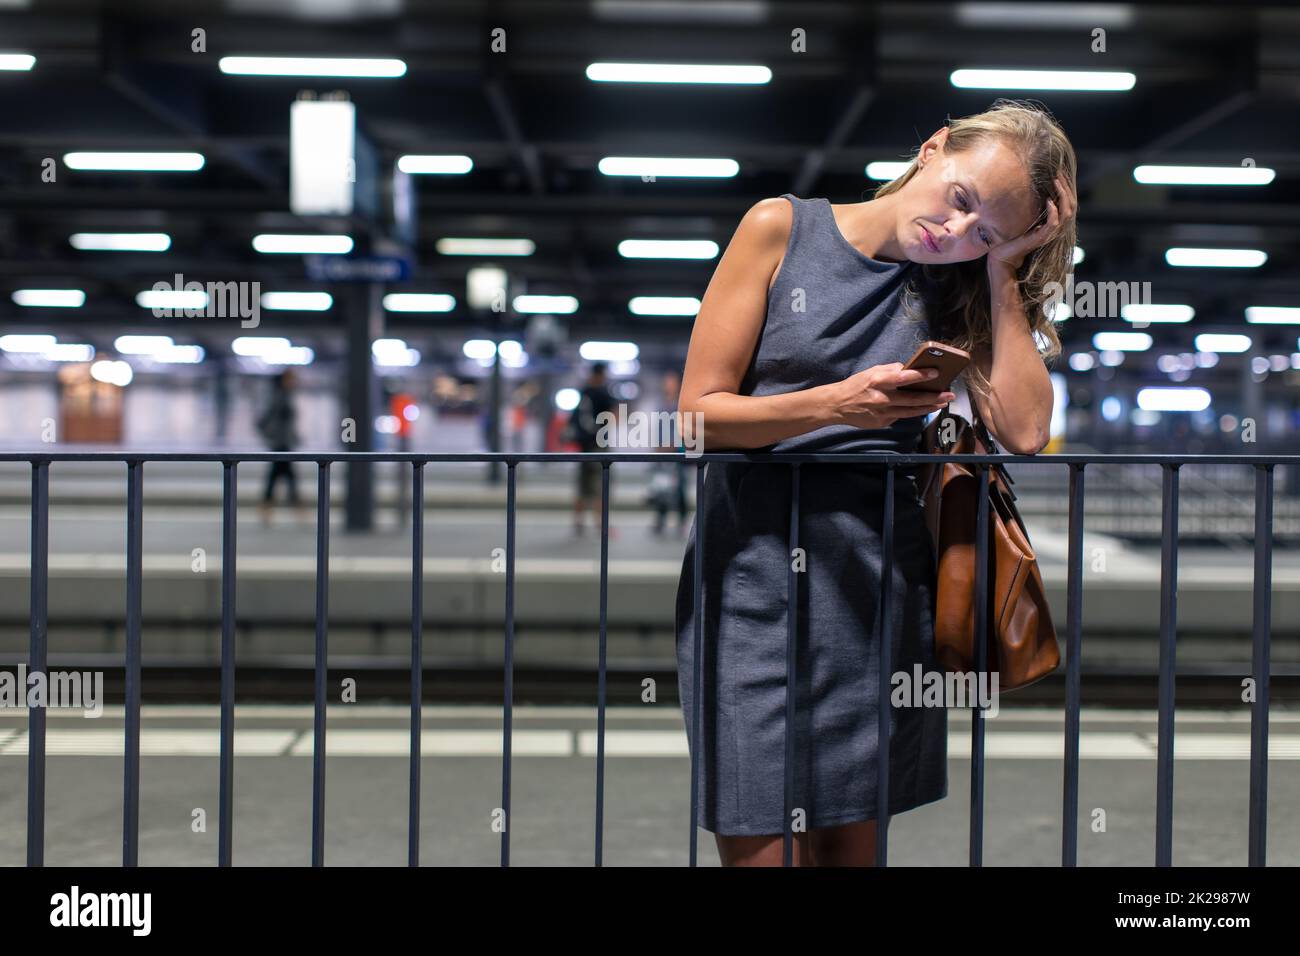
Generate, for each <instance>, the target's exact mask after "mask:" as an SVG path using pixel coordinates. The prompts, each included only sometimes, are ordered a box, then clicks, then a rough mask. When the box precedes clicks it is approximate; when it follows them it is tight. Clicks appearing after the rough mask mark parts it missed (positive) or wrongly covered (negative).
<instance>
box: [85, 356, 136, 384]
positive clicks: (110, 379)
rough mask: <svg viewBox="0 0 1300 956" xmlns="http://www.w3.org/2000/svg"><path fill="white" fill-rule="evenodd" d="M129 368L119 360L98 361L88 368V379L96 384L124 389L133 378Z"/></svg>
mask: <svg viewBox="0 0 1300 956" xmlns="http://www.w3.org/2000/svg"><path fill="white" fill-rule="evenodd" d="M134 374H135V373H134V372H132V371H131V366H130V365H129V364H127V363H126V362H123V361H122V360H121V359H100V360H99V361H98V362H96V363H94V364H93V365H91V366H90V377H91V378H93V379H94V380H95V381H97V382H106V383H108V384H109V385H117V386H122V387H125V386H127V385H130V384H131V378H132V376H134Z"/></svg>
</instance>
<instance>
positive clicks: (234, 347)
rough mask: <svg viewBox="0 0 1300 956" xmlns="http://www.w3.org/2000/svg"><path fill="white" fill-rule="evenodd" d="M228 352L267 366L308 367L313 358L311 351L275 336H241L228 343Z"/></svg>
mask: <svg viewBox="0 0 1300 956" xmlns="http://www.w3.org/2000/svg"><path fill="white" fill-rule="evenodd" d="M230 350H231V351H232V352H234V353H235V354H236V355H242V356H245V357H246V358H255V359H259V360H261V361H262V362H263V363H265V364H267V365H310V364H311V361H312V359H313V358H315V353H314V352H313V351H312V350H311V349H309V348H307V347H305V346H298V345H290V344H289V340H288V339H286V338H283V337H281V336H275V335H241V336H240V337H239V338H237V339H235V340H234V341H233V342H231V343H230Z"/></svg>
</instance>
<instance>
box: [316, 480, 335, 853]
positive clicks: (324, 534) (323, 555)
mask: <svg viewBox="0 0 1300 956" xmlns="http://www.w3.org/2000/svg"><path fill="white" fill-rule="evenodd" d="M329 575H330V463H329V462H328V461H322V462H318V463H317V472H316V694H315V702H316V712H315V719H314V721H313V726H312V774H311V865H312V866H324V865H325V681H326V676H327V671H328V668H329V654H328V649H327V644H326V640H327V630H326V621H327V620H328V615H329Z"/></svg>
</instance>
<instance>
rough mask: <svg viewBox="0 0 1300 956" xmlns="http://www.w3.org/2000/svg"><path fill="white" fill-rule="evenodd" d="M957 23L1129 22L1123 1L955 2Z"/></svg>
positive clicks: (1030, 25) (1047, 24) (1083, 24)
mask: <svg viewBox="0 0 1300 956" xmlns="http://www.w3.org/2000/svg"><path fill="white" fill-rule="evenodd" d="M957 22H958V23H960V24H961V25H962V26H968V27H1006V28H1011V29H1015V30H1025V29H1033V28H1043V27H1060V28H1066V27H1114V28H1117V29H1119V28H1123V27H1127V26H1129V25H1130V24H1131V23H1132V22H1133V8H1132V6H1131V5H1130V4H1127V3H1070V4H1061V3H959V4H957Z"/></svg>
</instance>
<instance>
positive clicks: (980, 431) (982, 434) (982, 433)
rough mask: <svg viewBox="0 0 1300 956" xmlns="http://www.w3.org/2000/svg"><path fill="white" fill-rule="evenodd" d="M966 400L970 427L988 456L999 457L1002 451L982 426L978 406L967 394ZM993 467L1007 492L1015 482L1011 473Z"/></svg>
mask: <svg viewBox="0 0 1300 956" xmlns="http://www.w3.org/2000/svg"><path fill="white" fill-rule="evenodd" d="M967 398H968V399H969V401H970V411H971V425H972V427H973V428H974V429H975V434H976V435H977V436H979V440H980V441H981V442H983V443H984V447H985V448H986V449H987V450H988V453H989V454H990V455H1001V454H1002V453H1003V449H1001V448H999V447H998V444H997V442H996V441H994V440H993V435H992V434H991V433H990V432H989V430H988V426H987V425H985V424H984V419H983V418H981V417H980V410H979V405H977V404H976V403H975V398H974V396H972V395H970V394H969V392H968V393H967ZM993 467H994V468H996V469H997V471H998V473H999V474H1000V475H1001V476H1002V479H1003V480H1004V481H1005V482H1006V483H1007V485H1008V488H1007V490H1008V491H1010V490H1011V489H1010V486H1011V485H1014V484H1015V481H1014V480H1013V479H1012V477H1011V473H1010V472H1009V471H1007V467H1006V465H1004V464H1002V463H1001V462H998V463H997V464H995V465H994V466H993ZM1012 497H1013V498H1014V497H1015V496H1014V495H1012Z"/></svg>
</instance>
